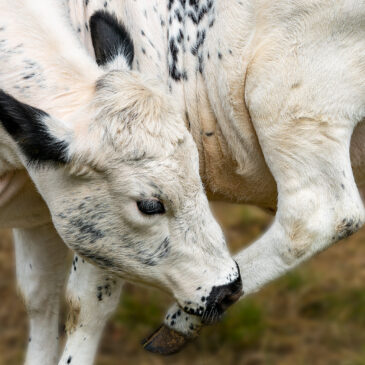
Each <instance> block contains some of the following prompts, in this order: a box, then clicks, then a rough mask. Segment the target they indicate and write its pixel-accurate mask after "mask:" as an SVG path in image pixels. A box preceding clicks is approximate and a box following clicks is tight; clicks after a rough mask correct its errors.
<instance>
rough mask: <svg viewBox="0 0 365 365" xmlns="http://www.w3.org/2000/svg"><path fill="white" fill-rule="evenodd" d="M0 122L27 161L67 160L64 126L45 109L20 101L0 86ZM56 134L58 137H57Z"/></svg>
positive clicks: (62, 161) (62, 162)
mask: <svg viewBox="0 0 365 365" xmlns="http://www.w3.org/2000/svg"><path fill="white" fill-rule="evenodd" d="M0 123H1V125H2V126H3V127H4V129H5V130H6V131H7V132H8V133H9V135H10V136H11V137H12V139H13V140H14V141H15V142H16V143H17V145H18V146H19V148H20V150H21V152H22V153H23V155H24V157H25V158H26V160H27V162H28V163H44V162H54V163H58V164H65V163H67V162H68V157H67V156H68V143H67V142H66V141H65V139H62V137H61V136H62V135H67V132H66V129H65V126H64V125H63V124H62V123H61V122H60V121H58V120H56V119H53V118H52V117H50V116H49V115H48V114H47V113H45V112H44V111H42V110H40V109H37V108H33V107H31V106H30V105H27V104H23V103H21V102H20V101H18V100H16V99H15V98H13V97H12V96H10V95H9V94H7V93H5V92H4V91H2V90H1V89H0ZM56 135H57V136H56Z"/></svg>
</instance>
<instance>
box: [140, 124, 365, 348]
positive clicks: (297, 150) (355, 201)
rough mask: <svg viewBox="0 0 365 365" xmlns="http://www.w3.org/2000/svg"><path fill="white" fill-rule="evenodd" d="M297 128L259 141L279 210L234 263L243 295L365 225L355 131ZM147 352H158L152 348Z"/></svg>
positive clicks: (192, 320) (185, 323)
mask: <svg viewBox="0 0 365 365" xmlns="http://www.w3.org/2000/svg"><path fill="white" fill-rule="evenodd" d="M298 123H300V124H298V125H292V127H293V130H291V131H288V130H286V131H285V130H280V128H279V127H280V126H279V127H276V128H278V129H279V130H277V131H275V128H272V130H271V133H272V134H271V135H270V138H265V137H264V136H262V139H261V141H260V142H262V145H263V150H264V154H265V158H266V160H267V162H268V165H269V166H270V168H271V171H272V173H273V175H274V177H275V180H276V182H277V186H278V193H279V195H278V210H277V214H276V216H275V220H274V223H273V224H272V226H271V227H270V229H269V230H268V231H267V232H266V233H265V234H264V235H263V236H262V237H261V238H260V239H258V240H257V241H256V242H255V243H253V244H252V245H250V246H249V247H247V248H245V249H244V250H242V251H241V252H240V253H238V254H237V255H236V257H235V260H236V261H237V263H238V265H239V267H240V271H241V276H242V284H243V290H244V295H247V294H250V293H253V292H256V291H258V290H259V289H260V288H261V287H262V286H263V285H265V284H266V283H268V282H270V281H272V280H273V279H275V278H278V277H279V276H281V275H283V274H285V273H286V272H287V271H289V270H291V269H292V268H294V267H296V266H297V265H299V264H300V263H301V262H303V261H305V260H307V259H309V258H310V257H312V256H313V255H315V254H316V253H318V252H320V251H322V250H324V249H326V248H327V247H328V246H330V245H331V244H333V243H335V242H337V241H339V240H341V239H342V238H345V237H347V236H349V235H351V234H352V233H354V232H355V231H357V230H358V229H359V228H360V227H361V226H362V225H363V223H364V220H365V212H364V206H363V203H362V200H361V198H360V194H359V191H358V188H357V186H356V184H355V181H354V177H353V173H352V168H351V162H350V156H349V145H350V138H351V133H352V126H350V125H346V123H345V122H344V123H343V124H341V123H333V125H331V124H329V123H328V124H321V122H315V121H312V120H308V121H305V120H301V121H300V122H299V121H298ZM304 123H306V124H304ZM311 123H312V124H311ZM295 127H297V128H298V131H296V130H295V129H296V128H295ZM275 132H276V133H275ZM303 134H304V135H303ZM276 136H277V138H276ZM172 310H173V308H172V309H171V311H172ZM185 317H188V319H186V318H185ZM197 319H198V318H197V317H193V316H184V317H183V316H181V319H179V318H178V319H177V321H178V322H179V323H175V326H174V328H178V330H179V331H180V332H181V333H183V334H185V335H186V336H188V337H192V336H194V334H196V332H197V331H198V330H199V327H201V325H200V326H199V325H198V324H197ZM180 322H181V323H180ZM169 323H170V319H169V316H168V315H167V316H166V319H165V325H167V326H169ZM191 324H192V326H190V325H191ZM190 328H193V329H194V330H193V331H191V329H190ZM155 338H157V337H156V336H155ZM147 348H148V349H150V350H152V351H154V350H155V348H154V345H153V343H152V344H151V343H150V344H148V346H147Z"/></svg>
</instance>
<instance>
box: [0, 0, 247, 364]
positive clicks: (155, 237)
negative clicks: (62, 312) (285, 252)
mask: <svg viewBox="0 0 365 365" xmlns="http://www.w3.org/2000/svg"><path fill="white" fill-rule="evenodd" d="M75 5H77V3H76V2H75ZM80 5H82V6H87V2H85V3H83V4H80ZM87 22H88V23H87V24H85V23H83V25H84V26H85V29H86V28H87V27H89V28H90V30H92V32H93V37H92V39H91V41H90V42H92V46H93V49H95V55H96V59H95V58H94V57H93V56H91V55H90V54H89V53H88V51H87V49H86V47H85V46H84V45H83V44H82V43H81V42H80V39H79V35H78V29H73V28H72V26H71V18H70V16H69V13H68V8H67V3H66V2H65V1H57V0H37V1H34V0H0V177H1V179H2V180H0V193H1V192H2V194H0V225H1V226H2V227H10V228H13V230H14V241H15V250H16V261H17V263H16V264H17V265H16V267H17V277H18V282H19V288H20V293H21V295H22V297H23V299H24V303H25V305H26V308H27V311H28V314H29V318H30V336H29V346H28V351H27V355H26V364H27V365H32V364H42V365H54V364H55V363H57V362H58V361H60V362H61V363H62V364H71V363H72V364H90V363H91V362H92V359H93V357H94V354H95V351H96V349H97V343H98V340H99V337H100V334H101V331H102V329H103V325H104V323H105V321H106V319H107V318H108V316H109V315H110V314H111V313H112V311H113V309H114V308H115V305H116V303H117V301H118V299H119V294H120V281H121V280H122V279H125V280H130V281H133V282H138V283H144V284H146V285H153V286H156V287H158V288H160V289H162V290H164V291H166V292H169V293H170V294H172V295H173V296H174V297H175V298H176V300H177V301H178V302H179V303H180V305H181V306H184V307H187V308H189V311H190V312H191V313H194V314H197V315H200V316H201V317H203V315H204V313H208V312H209V313H210V312H214V313H215V316H214V318H216V317H218V316H219V315H220V314H221V313H222V312H223V311H224V309H225V307H226V305H225V302H226V301H227V300H230V301H233V300H236V299H237V296H238V295H239V294H240V293H241V278H240V274H239V269H238V267H237V265H236V263H235V262H234V260H233V259H232V257H231V256H230V254H229V251H228V249H227V246H226V243H225V238H224V236H223V233H222V231H221V229H220V227H219V225H218V224H217V222H216V221H215V219H214V217H213V215H212V213H211V211H210V208H209V204H208V200H207V197H206V194H205V191H204V187H203V184H202V180H201V178H200V176H199V156H198V150H197V147H196V144H195V142H194V140H193V138H192V135H191V134H190V133H189V131H188V129H187V128H186V125H185V120H184V115H183V112H182V110H181V108H180V107H179V105H178V103H177V102H176V100H174V97H173V96H172V95H171V94H170V93H169V92H168V90H167V89H166V87H165V86H164V84H163V83H162V82H161V79H159V76H158V75H154V74H152V73H151V74H150V75H146V74H142V73H141V72H138V71H137V70H133V69H131V66H132V61H133V59H134V51H135V49H136V47H135V46H134V42H133V40H132V39H131V37H130V34H129V32H128V29H127V28H126V27H125V26H124V25H123V24H118V22H116V21H115V18H114V16H111V15H108V14H106V13H101V12H99V13H98V14H92V16H91V18H90V19H88V20H87ZM136 46H137V45H136ZM89 51H90V44H89ZM1 189H2V190H1ZM68 248H70V249H71V250H73V251H74V252H75V253H76V254H77V256H75V258H74V260H73V265H72V268H71V272H72V274H73V275H71V277H70V280H69V283H70V284H69V289H68V300H69V302H70V315H69V319H68V322H67V326H66V328H67V330H68V334H69V336H70V337H69V340H70V341H71V342H68V343H67V344H66V347H65V350H64V354H63V355H62V357H61V360H59V349H58V320H59V299H60V295H61V294H62V289H63V286H64V282H65V280H66V277H67V274H68V273H69V267H68V266H69V265H68V260H67V253H68ZM75 274H77V276H76V278H75V276H74V275H75ZM79 278H81V281H80V280H77V279H79ZM197 287H201V288H202V290H204V291H206V293H207V294H208V295H210V300H209V301H206V302H205V303H201V293H200V292H198V291H197V290H196V288H197ZM86 347H87V352H84V351H83V350H84V349H85V348H86Z"/></svg>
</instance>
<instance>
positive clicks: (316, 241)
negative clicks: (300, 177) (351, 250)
mask: <svg viewBox="0 0 365 365" xmlns="http://www.w3.org/2000/svg"><path fill="white" fill-rule="evenodd" d="M294 202H295V204H291V205H290V207H289V205H287V206H286V208H287V209H286V210H285V212H280V211H278V214H277V219H276V221H275V223H274V224H277V225H278V226H279V229H280V230H281V231H282V238H283V240H282V242H286V244H285V245H283V244H280V245H278V246H279V249H280V251H281V252H280V254H281V256H282V258H283V259H284V261H285V262H286V263H287V264H289V265H292V264H295V263H297V262H298V261H302V260H305V259H307V258H309V257H311V256H312V255H313V254H315V253H317V252H320V251H322V250H324V249H325V248H327V247H328V246H330V245H331V244H333V243H335V242H337V241H339V240H341V239H343V238H346V237H349V236H350V235H352V234H353V233H355V232H356V231H358V230H359V229H360V228H361V227H362V225H363V224H364V223H365V211H364V207H363V204H362V202H361V199H357V198H355V199H348V200H346V201H345V200H342V199H337V198H336V197H333V199H332V200H330V199H323V196H320V195H317V194H316V195H313V196H311V199H309V200H308V201H305V202H303V199H302V200H301V199H295V200H294Z"/></svg>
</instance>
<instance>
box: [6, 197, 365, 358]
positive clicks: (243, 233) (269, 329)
mask: <svg viewBox="0 0 365 365" xmlns="http://www.w3.org/2000/svg"><path fill="white" fill-rule="evenodd" d="M212 207H213V210H214V213H215V215H216V217H217V218H218V220H219V222H220V223H221V224H222V226H223V228H224V231H225V234H226V237H227V240H228V242H229V244H230V247H231V250H232V252H236V251H238V250H239V249H240V248H241V247H243V246H244V245H246V244H247V243H249V242H252V241H253V240H254V239H255V238H257V237H258V236H259V235H260V234H261V233H262V232H263V231H264V230H265V229H267V227H268V226H269V224H270V222H271V220H272V217H271V216H269V215H267V214H265V213H264V212H262V211H261V210H259V209H256V208H253V207H247V206H240V205H229V204H223V203H214V204H213V205H212ZM171 302H172V301H171V298H169V297H167V296H165V295H164V294H161V293H159V292H157V291H156V290H152V289H151V290H149V289H146V288H140V287H136V286H133V285H131V284H127V285H126V286H125V288H124V290H123V295H122V298H121V301H120V305H119V308H118V310H117V312H116V313H115V315H114V317H113V318H112V320H111V322H110V323H109V324H108V326H107V328H106V331H105V334H104V338H103V341H102V343H101V346H100V351H99V356H98V360H97V363H96V364H97V365H124V364H128V365H135V364H138V365H145V364H146V365H147V364H148V365H165V364H174V365H205V364H207V365H208V364H209V365H218V364H220V365H221V364H224V365H230V364H232V365H233V364H234V365H271V364H273V365H293V364H294V365H317V364H318V365H322V364H323V365H332V364H333V365H365V230H364V229H362V230H361V231H360V232H358V233H357V234H355V235H354V236H352V237H350V238H348V239H346V240H343V241H341V242H339V243H338V244H336V245H335V246H333V247H331V248H330V249H328V250H327V251H325V252H323V253H321V254H320V255H318V256H316V257H315V258H313V259H312V260H311V261H310V262H308V263H305V264H303V265H302V266H301V267H300V268H298V269H297V270H295V271H293V272H291V273H289V274H288V275H287V276H285V277H283V278H281V279H279V280H277V281H276V282H274V283H272V284H270V285H269V286H267V287H266V288H265V289H263V290H262V291H261V292H260V293H258V294H255V295H253V296H251V297H248V298H246V299H245V300H243V301H241V302H239V303H238V304H236V305H235V306H234V307H232V308H231V309H230V310H229V311H228V312H227V314H226V316H225V318H224V320H223V321H222V322H221V323H219V324H217V325H214V326H212V327H209V328H206V329H204V331H203V332H202V333H201V335H200V337H199V339H197V340H196V341H195V342H194V343H191V344H189V345H188V346H187V347H186V349H185V350H184V351H183V352H182V353H180V354H177V355H174V356H171V357H168V358H161V357H158V356H156V355H151V354H148V353H146V352H145V351H144V350H143V349H142V348H141V346H140V341H141V339H143V338H144V337H145V336H146V335H148V334H150V332H151V331H153V330H155V329H156V326H158V325H159V324H160V323H161V320H162V318H163V316H164V313H165V311H166V309H167V308H168V306H169V304H170V303H171ZM60 332H61V333H63V334H64V330H63V328H62V325H60ZM26 343H27V318H26V313H25V310H24V307H23V304H22V302H21V300H20V298H19V297H18V296H17V294H16V285H15V275H14V257H13V247H12V243H11V233H10V232H9V231H0V365H5V364H6V365H19V364H22V361H23V358H24V352H25V348H26ZM40 365H42V364H40Z"/></svg>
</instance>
